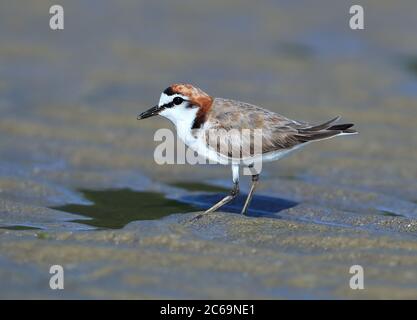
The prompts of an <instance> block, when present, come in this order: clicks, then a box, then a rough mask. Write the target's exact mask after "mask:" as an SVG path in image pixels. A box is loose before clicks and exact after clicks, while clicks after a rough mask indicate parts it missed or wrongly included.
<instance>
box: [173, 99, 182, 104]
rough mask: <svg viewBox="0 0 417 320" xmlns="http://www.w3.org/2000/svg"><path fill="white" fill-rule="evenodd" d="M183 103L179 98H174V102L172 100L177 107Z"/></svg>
mask: <svg viewBox="0 0 417 320" xmlns="http://www.w3.org/2000/svg"><path fill="white" fill-rule="evenodd" d="M183 101H184V99H183V98H181V97H175V98H174V100H173V102H174V104H175V105H179V104H181V103H182V102H183Z"/></svg>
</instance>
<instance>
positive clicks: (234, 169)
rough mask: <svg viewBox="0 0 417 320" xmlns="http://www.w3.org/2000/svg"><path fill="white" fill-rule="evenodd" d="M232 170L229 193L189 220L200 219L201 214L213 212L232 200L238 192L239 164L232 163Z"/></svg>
mask: <svg viewBox="0 0 417 320" xmlns="http://www.w3.org/2000/svg"><path fill="white" fill-rule="evenodd" d="M232 172H233V189H232V191H230V194H229V195H228V196H226V197H224V198H223V199H222V200H220V201H219V202H217V203H216V204H215V205H214V206H212V207H211V208H209V209H207V210H206V211H205V212H204V213H202V214H199V215H198V216H196V217H194V218H193V219H191V220H196V219H200V218H201V217H202V216H203V215H206V214H208V213H211V212H214V211H216V210H217V209H219V208H220V207H222V206H224V205H225V204H227V203H229V202H230V201H232V200H233V199H234V198H236V196H237V195H238V194H239V166H238V165H232Z"/></svg>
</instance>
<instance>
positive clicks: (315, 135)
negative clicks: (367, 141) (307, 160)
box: [295, 130, 343, 142]
mask: <svg viewBox="0 0 417 320" xmlns="http://www.w3.org/2000/svg"><path fill="white" fill-rule="evenodd" d="M342 132H343V131H336V130H332V131H327V130H326V131H321V132H308V133H301V134H297V135H295V137H296V138H297V140H298V141H300V142H308V141H314V140H322V139H327V138H330V137H333V136H337V135H338V134H340V133H342Z"/></svg>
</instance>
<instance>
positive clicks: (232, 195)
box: [204, 182, 239, 214]
mask: <svg viewBox="0 0 417 320" xmlns="http://www.w3.org/2000/svg"><path fill="white" fill-rule="evenodd" d="M238 194H239V182H234V184H233V189H232V191H230V194H229V195H228V196H226V197H224V198H223V199H222V200H220V201H219V202H217V203H216V204H215V205H214V206H212V207H211V208H210V209H207V210H206V211H205V212H204V214H206V213H210V212H214V211H216V210H217V209H219V208H220V207H222V206H224V205H225V204H227V203H229V202H230V201H232V200H233V199H234V198H236V196H237V195H238Z"/></svg>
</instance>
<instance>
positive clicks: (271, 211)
mask: <svg viewBox="0 0 417 320" xmlns="http://www.w3.org/2000/svg"><path fill="white" fill-rule="evenodd" d="M224 196H225V194H199V195H190V196H186V197H184V198H182V199H181V200H183V201H185V202H187V203H190V204H193V205H197V206H199V207H200V208H202V209H207V208H210V207H211V206H212V205H213V204H215V203H216V202H218V201H220V200H221V199H222V198H223V197H224ZM246 197H247V195H246V194H240V195H239V196H238V197H236V199H234V200H233V201H232V202H230V203H228V204H227V205H225V206H223V207H222V208H221V209H220V210H221V211H225V212H234V213H240V212H241V210H242V208H243V205H244V203H245V200H246ZM297 204H298V203H297V202H294V201H290V200H286V199H281V198H275V197H268V196H263V195H256V194H255V195H254V196H253V199H252V202H251V204H250V206H249V210H248V213H247V215H249V216H253V217H275V218H277V216H276V213H277V212H279V211H282V210H285V209H289V208H292V207H295V206H296V205H297Z"/></svg>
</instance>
